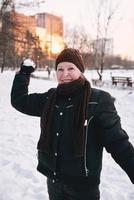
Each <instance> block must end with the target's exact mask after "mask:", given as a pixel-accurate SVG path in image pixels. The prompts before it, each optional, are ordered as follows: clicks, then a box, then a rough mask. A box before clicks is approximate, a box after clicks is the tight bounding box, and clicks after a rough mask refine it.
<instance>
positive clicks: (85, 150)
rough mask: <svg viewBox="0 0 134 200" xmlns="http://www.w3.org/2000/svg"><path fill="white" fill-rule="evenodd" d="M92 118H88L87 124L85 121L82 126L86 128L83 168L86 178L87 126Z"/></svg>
mask: <svg viewBox="0 0 134 200" xmlns="http://www.w3.org/2000/svg"><path fill="white" fill-rule="evenodd" d="M93 117H94V116H92V117H90V119H89V120H88V123H87V120H85V124H84V126H86V137H85V149H84V168H85V174H86V176H88V172H89V170H88V168H87V137H88V126H89V123H90V121H91V120H92V119H93Z"/></svg>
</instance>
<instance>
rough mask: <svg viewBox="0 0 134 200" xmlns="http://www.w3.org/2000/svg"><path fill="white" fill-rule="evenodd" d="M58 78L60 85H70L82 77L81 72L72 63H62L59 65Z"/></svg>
mask: <svg viewBox="0 0 134 200" xmlns="http://www.w3.org/2000/svg"><path fill="white" fill-rule="evenodd" d="M56 76H57V80H58V83H59V84H63V83H70V82H72V81H74V80H77V79H78V78H79V77H80V76H81V71H80V70H79V69H78V68H77V67H76V65H74V64H73V63H71V62H61V63H59V64H58V65H57V70H56Z"/></svg>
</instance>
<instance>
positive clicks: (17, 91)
mask: <svg viewBox="0 0 134 200" xmlns="http://www.w3.org/2000/svg"><path fill="white" fill-rule="evenodd" d="M28 85H29V77H27V76H26V75H24V74H16V75H15V78H14V81H13V86H12V90H11V104H12V106H13V107H14V108H15V109H17V110H18V111H20V112H22V113H24V114H28V115H32V116H41V112H42V110H43V106H44V104H45V101H46V97H47V93H44V94H43V93H42V94H40V93H39V94H37V93H33V94H28Z"/></svg>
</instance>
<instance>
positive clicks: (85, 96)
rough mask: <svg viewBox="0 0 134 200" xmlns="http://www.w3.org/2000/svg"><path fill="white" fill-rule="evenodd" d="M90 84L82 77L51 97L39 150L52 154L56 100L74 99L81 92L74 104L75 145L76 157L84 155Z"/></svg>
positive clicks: (42, 119) (57, 89)
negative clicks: (61, 98)
mask: <svg viewBox="0 0 134 200" xmlns="http://www.w3.org/2000/svg"><path fill="white" fill-rule="evenodd" d="M90 91H91V87H90V83H89V82H88V81H87V80H86V79H85V77H84V76H81V77H80V78H79V79H77V80H75V81H73V82H71V83H66V84H59V85H58V87H57V88H56V89H55V91H54V92H52V93H51V94H50V96H49V99H48V101H47V103H46V104H45V107H44V110H43V113H42V116H41V136H40V140H39V142H38V149H40V150H42V151H45V152H47V153H48V154H51V153H52V144H53V137H54V136H53V132H52V130H51V128H52V118H53V111H54V107H55V104H56V99H57V98H59V97H60V96H62V97H73V96H76V95H78V94H79V93H80V92H81V94H82V95H81V96H80V95H79V96H78V99H77V103H76V102H75V103H74V116H75V117H74V131H73V136H72V137H73V145H74V154H75V155H76V156H82V155H84V141H85V131H84V123H85V120H86V119H87V117H88V116H87V114H88V113H87V107H88V102H89V97H90Z"/></svg>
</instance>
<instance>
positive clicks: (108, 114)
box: [11, 48, 134, 200]
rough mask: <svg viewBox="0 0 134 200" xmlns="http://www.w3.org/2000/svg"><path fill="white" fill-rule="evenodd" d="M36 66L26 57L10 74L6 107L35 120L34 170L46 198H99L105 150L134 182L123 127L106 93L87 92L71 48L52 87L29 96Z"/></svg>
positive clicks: (133, 158) (132, 155)
mask: <svg viewBox="0 0 134 200" xmlns="http://www.w3.org/2000/svg"><path fill="white" fill-rule="evenodd" d="M34 67H35V64H34V62H33V61H32V60H30V59H26V60H24V62H23V63H22V65H21V69H20V71H19V72H18V73H17V74H16V75H15V79H14V82H13V87H12V92H11V103H12V106H13V107H15V108H16V109H17V110H18V111H20V112H22V113H24V114H28V115H32V116H37V117H40V127H41V134H40V138H39V141H38V145H37V149H38V166H37V170H38V171H39V172H41V173H42V174H43V175H45V176H46V177H47V186H48V194H49V199H50V200H83V199H84V200H99V199H100V191H99V184H100V174H101V169H102V154H103V148H104V147H105V148H106V150H107V152H108V153H111V155H112V157H113V159H114V160H115V161H116V162H117V163H118V164H119V165H120V167H121V168H122V169H123V170H124V171H125V172H126V173H127V175H128V176H129V178H130V180H131V181H132V183H134V148H133V146H132V144H131V143H130V142H129V140H128V135H127V133H126V132H125V131H124V130H123V129H122V127H121V123H120V117H119V116H118V113H117V111H116V108H115V106H114V103H113V99H112V97H111V95H110V94H109V93H107V92H105V91H103V90H98V89H94V88H91V86H90V82H89V81H88V80H87V79H86V78H85V76H84V63H83V59H82V56H81V54H80V52H79V51H78V50H76V49H72V48H66V49H64V50H63V51H62V52H61V53H60V54H59V55H58V56H57V59H56V63H55V70H56V76H57V80H58V85H57V87H56V88H51V89H49V90H48V91H46V92H44V93H33V94H28V85H29V79H30V74H31V73H32V72H33V71H34Z"/></svg>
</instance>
